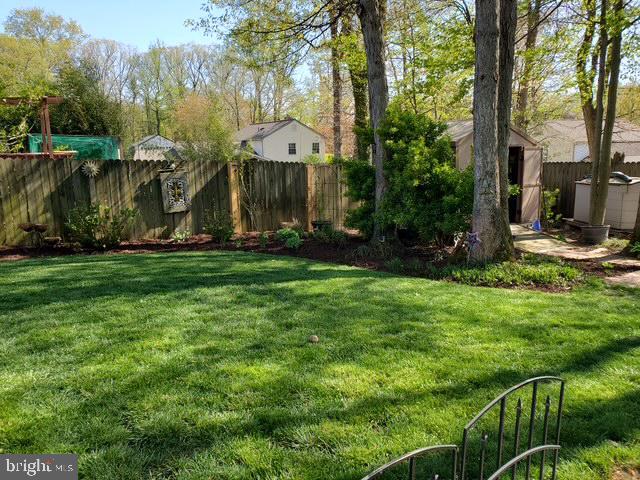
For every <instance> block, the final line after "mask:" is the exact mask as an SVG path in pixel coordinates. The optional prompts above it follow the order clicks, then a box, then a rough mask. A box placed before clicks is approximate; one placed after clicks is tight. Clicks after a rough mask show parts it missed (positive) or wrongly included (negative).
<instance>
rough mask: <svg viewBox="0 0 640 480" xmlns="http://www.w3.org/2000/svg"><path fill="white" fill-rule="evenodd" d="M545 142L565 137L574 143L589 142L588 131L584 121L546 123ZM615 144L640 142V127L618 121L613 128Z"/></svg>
mask: <svg viewBox="0 0 640 480" xmlns="http://www.w3.org/2000/svg"><path fill="white" fill-rule="evenodd" d="M544 126H545V130H546V131H545V135H544V136H545V140H547V139H552V138H558V137H564V138H569V139H572V140H573V141H574V142H587V131H586V129H585V126H584V121H583V120H574V119H567V120H549V121H548V122H545V124H544ZM613 142H615V143H627V142H640V126H638V125H635V124H633V123H630V122H627V121H624V120H617V121H616V122H615V124H614V128H613Z"/></svg>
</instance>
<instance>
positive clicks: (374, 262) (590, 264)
mask: <svg viewBox="0 0 640 480" xmlns="http://www.w3.org/2000/svg"><path fill="white" fill-rule="evenodd" d="M259 235H260V234H259V233H258V232H250V233H245V234H242V235H236V236H235V237H234V238H233V239H232V240H231V241H229V242H228V243H226V244H225V245H220V244H219V243H216V242H213V241H212V239H211V237H210V236H209V235H206V234H199V235H194V236H192V237H190V238H189V239H188V240H186V241H184V242H180V243H178V242H175V241H173V240H159V239H146V240H139V241H130V242H123V243H122V244H121V245H120V246H119V247H118V248H115V249H112V250H108V251H97V250H91V249H83V248H81V247H80V246H79V245H70V244H61V245H58V246H55V247H52V246H44V247H41V248H34V247H0V262H2V261H17V260H25V259H30V258H43V257H50V256H65V255H114V254H137V253H159V252H167V253H169V252H203V251H213V250H218V251H220V250H221V251H245V252H255V253H265V254H270V255H283V256H288V257H298V258H306V259H311V260H318V261H322V262H327V263H333V264H340V265H350V266H355V267H361V268H367V269H370V270H379V271H390V269H389V266H388V259H378V258H372V257H371V256H366V257H363V256H361V255H358V254H357V253H358V252H357V249H358V248H359V247H361V246H364V245H366V244H367V242H366V241H365V240H364V239H362V238H361V237H359V236H358V235H357V234H350V235H348V236H347V242H346V244H345V245H342V246H340V247H338V246H335V245H330V244H327V243H324V242H320V241H318V240H315V239H314V238H305V240H304V243H303V244H302V246H301V247H300V249H298V250H291V249H289V248H286V247H285V246H284V245H283V244H282V243H281V242H279V241H276V240H275V238H274V234H273V233H270V234H269V241H268V243H267V245H266V246H265V247H262V246H261V245H260V239H259ZM452 253H453V252H452V249H451V248H437V247H424V246H420V245H413V246H411V245H410V246H404V247H403V248H401V249H398V250H396V251H394V252H393V257H395V258H399V259H401V260H402V261H403V262H404V263H408V262H411V261H416V260H418V261H420V262H421V263H431V264H433V265H434V266H436V267H441V266H444V265H446V264H447V263H448V262H450V261H451V254H452ZM567 263H570V264H572V265H574V266H575V267H577V268H579V269H581V270H582V271H584V272H585V273H587V274H590V275H595V276H598V277H601V278H605V277H607V276H610V275H612V273H624V272H626V271H628V270H629V269H628V268H626V267H625V266H624V265H616V266H614V269H604V268H603V267H602V264H601V263H599V262H595V261H567ZM403 274H404V275H406V276H417V277H422V278H428V277H427V275H426V274H422V273H420V272H410V271H407V272H404V273H403ZM503 288H512V289H529V290H531V289H533V290H540V291H547V292H566V291H569V290H570V289H571V288H570V287H556V286H510V285H504V286H503Z"/></svg>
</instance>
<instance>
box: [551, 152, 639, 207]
mask: <svg viewBox="0 0 640 480" xmlns="http://www.w3.org/2000/svg"><path fill="white" fill-rule="evenodd" d="M613 170H614V171H618V172H623V173H625V174H627V175H629V176H632V177H640V162H629V163H621V164H616V165H614V167H613ZM590 174H591V162H544V163H543V165H542V185H543V188H544V189H545V190H554V189H556V188H557V189H559V190H560V197H559V198H558V212H559V213H562V216H563V217H568V218H572V217H573V204H574V200H575V195H576V181H577V180H582V179H583V178H584V177H585V176H586V175H590Z"/></svg>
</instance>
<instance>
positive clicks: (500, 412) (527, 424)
mask: <svg viewBox="0 0 640 480" xmlns="http://www.w3.org/2000/svg"><path fill="white" fill-rule="evenodd" d="M542 388H544V389H545V390H547V391H548V393H547V395H546V398H545V400H544V403H543V405H544V406H543V407H540V405H541V403H540V401H539V398H540V396H541V389H542ZM529 390H530V397H528V398H529V400H525V401H524V402H523V394H526V393H527V392H528V391H529ZM564 394H565V382H564V380H562V379H561V378H558V377H553V376H542V377H535V378H530V379H528V380H525V381H524V382H522V383H519V384H517V385H515V386H513V387H511V388H509V389H507V390H505V391H504V392H502V393H501V394H500V395H498V397H496V398H495V399H494V400H493V401H491V402H490V403H489V404H487V405H486V406H485V407H484V408H483V409H482V410H481V411H480V412H479V413H478V414H477V415H476V416H475V417H474V418H473V419H472V420H471V421H470V422H469V423H467V425H466V426H465V427H464V429H463V432H462V444H461V446H460V447H458V446H457V445H436V446H432V447H426V448H421V449H418V450H415V451H413V452H410V453H407V454H405V455H403V456H401V457H399V458H397V459H395V460H393V461H391V462H389V463H387V464H386V465H383V466H382V467H380V468H378V469H376V470H374V471H373V472H372V473H370V474H369V475H367V476H366V477H364V478H363V480H372V479H382V478H383V477H384V475H385V474H386V473H390V472H392V471H394V473H395V475H394V477H393V478H399V477H398V473H397V467H398V466H399V465H402V464H404V463H408V479H409V480H423V479H424V480H446V479H448V478H450V479H451V480H498V479H502V478H505V476H507V475H509V476H510V478H511V479H512V480H516V479H520V478H524V479H525V480H531V478H532V475H533V476H534V477H537V478H538V480H545V478H547V477H550V478H551V480H555V479H556V474H557V467H558V454H559V450H560V427H561V420H562V409H563V404H564ZM515 398H517V401H516V402H515V409H513V402H514V399H515ZM526 407H528V409H527V408H526ZM510 409H511V410H510ZM525 410H528V417H527V413H526V412H525ZM510 413H513V415H512V417H513V427H512V428H511V429H510V430H509V429H508V427H507V424H508V421H507V420H508V418H509V417H510ZM496 420H497V432H495V434H493V433H490V432H491V430H492V429H490V428H486V427H487V425H485V424H486V423H490V424H491V423H492V422H493V421H496ZM511 432H512V438H511V439H510V440H511V441H510V442H508V440H509V439H508V438H507V435H508V434H510V433H511ZM477 433H479V438H478V439H477V440H476V439H475V438H474V437H475V436H477V435H476V434H477ZM550 438H552V439H553V440H552V441H553V443H549V439H550ZM523 443H524V448H523V445H521V444H523ZM521 450H522V451H521ZM443 452H445V453H447V454H449V455H451V462H450V464H449V466H448V467H444V468H445V469H444V470H442V468H443V467H442V466H440V469H441V470H442V471H441V472H438V473H429V475H428V476H427V477H425V476H422V477H418V476H417V468H416V462H417V460H418V459H419V458H422V457H429V456H431V455H433V454H436V453H439V454H442V453H443ZM536 457H538V458H539V463H538V462H535V463H534V459H535V458H536ZM547 464H550V469H549V470H547ZM549 473H550V475H549ZM536 474H537V475H536ZM401 476H402V477H403V478H407V477H406V475H401Z"/></svg>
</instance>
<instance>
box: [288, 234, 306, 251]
mask: <svg viewBox="0 0 640 480" xmlns="http://www.w3.org/2000/svg"><path fill="white" fill-rule="evenodd" d="M284 245H285V247H287V248H290V249H292V250H298V249H299V248H300V247H301V246H302V239H301V238H300V237H298V236H296V237H289V238H287V240H286V241H285V242H284Z"/></svg>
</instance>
